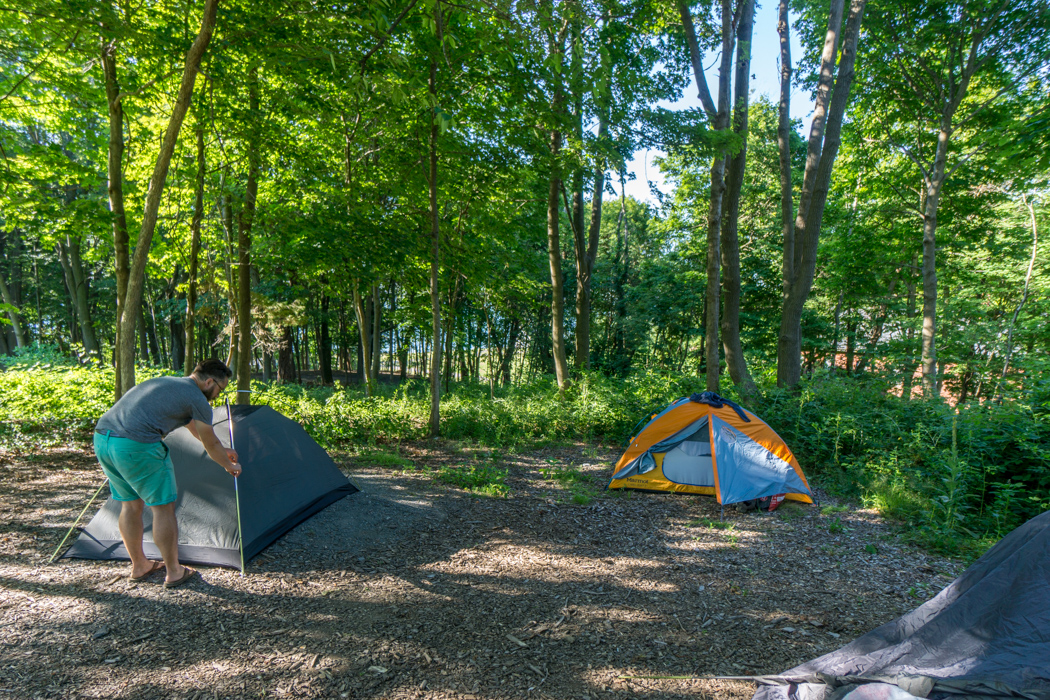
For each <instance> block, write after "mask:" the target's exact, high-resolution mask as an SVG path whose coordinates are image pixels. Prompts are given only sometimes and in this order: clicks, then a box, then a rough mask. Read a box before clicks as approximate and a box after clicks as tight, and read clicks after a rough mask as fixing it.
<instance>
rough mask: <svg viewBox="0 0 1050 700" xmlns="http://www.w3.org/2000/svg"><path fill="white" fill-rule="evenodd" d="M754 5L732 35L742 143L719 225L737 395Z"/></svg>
mask: <svg viewBox="0 0 1050 700" xmlns="http://www.w3.org/2000/svg"><path fill="white" fill-rule="evenodd" d="M754 19H755V2H754V0H746V1H745V2H744V6H743V7H742V8H741V15H740V23H739V26H738V27H737V36H736V87H735V90H736V93H735V97H734V100H733V131H734V132H735V133H736V135H737V136H739V137H740V138H741V140H742V142H743V143H742V145H741V148H740V151H739V152H737V153H736V154H735V155H734V156H733V157H732V159H731V160H730V162H729V173H728V176H727V178H726V196H725V215H724V219H725V221H724V223H723V225H722V241H721V244H722V271H723V274H724V277H723V281H722V294H723V299H722V308H723V316H722V328H721V329H722V345H723V348H724V349H725V355H726V367H727V369H728V370H729V377H730V378H731V379H732V380H733V384H735V385H736V386H737V387H738V388H739V390H740V394H741V396H743V397H745V398H747V397H749V396H751V395H752V394H753V393H754V392H755V382H754V380H753V379H751V374H750V373H749V372H748V371H747V360H746V359H745V357H744V350H743V347H742V346H741V344H740V242H739V240H738V237H737V229H738V225H739V220H740V194H741V191H742V190H743V186H744V169H745V167H746V165H747V139H748V126H747V110H748V95H749V93H750V77H751V35H752V30H753V28H754Z"/></svg>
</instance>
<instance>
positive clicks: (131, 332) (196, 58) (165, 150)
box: [119, 0, 218, 391]
mask: <svg viewBox="0 0 1050 700" xmlns="http://www.w3.org/2000/svg"><path fill="white" fill-rule="evenodd" d="M217 9H218V0H205V3H204V14H203V18H202V20H201V29H200V33H199V34H198V35H197V38H196V39H195V40H194V42H193V45H192V46H191V47H190V49H189V51H188V52H187V53H186V62H185V69H184V71H183V76H182V83H181V85H180V86H179V93H178V97H177V98H176V100H175V103H174V104H173V105H172V112H171V118H170V119H169V121H168V128H167V131H166V132H165V134H164V141H163V144H162V145H161V149H160V153H159V154H158V155H157V163H156V165H155V166H154V169H153V175H152V177H151V178H150V184H149V190H148V191H147V194H146V206H145V209H144V211H143V214H142V228H141V231H140V233H139V238H138V242H137V244H136V246H135V256H134V258H133V260H132V263H131V270H130V273H129V277H128V289H127V296H126V297H125V301H126V304H125V307H124V309H123V313H122V314H121V317H120V346H119V352H120V363H119V364H120V367H119V373H120V388H121V389H122V390H123V391H127V390H128V389H130V388H131V387H133V386H135V324H136V322H137V321H138V316H139V310H140V309H141V307H142V290H143V284H144V282H145V273H146V263H147V262H148V261H149V250H150V244H151V243H152V242H153V233H154V231H155V230H156V227H157V212H158V210H159V209H160V198H161V194H162V193H163V190H164V183H165V181H166V180H167V177H168V168H169V166H170V165H171V157H172V154H173V153H174V152H175V142H176V141H177V140H178V136H179V130H180V129H181V128H182V121H183V119H184V118H185V116H186V111H187V109H188V108H189V105H190V98H191V97H192V95H193V84H194V81H195V80H196V78H197V71H198V69H199V68H200V62H201V57H202V56H203V55H204V51H205V50H206V49H207V48H208V43H209V42H210V41H211V35H212V30H213V29H214V26H215V14H216V10H217Z"/></svg>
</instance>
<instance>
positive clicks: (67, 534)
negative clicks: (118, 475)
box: [47, 476, 109, 564]
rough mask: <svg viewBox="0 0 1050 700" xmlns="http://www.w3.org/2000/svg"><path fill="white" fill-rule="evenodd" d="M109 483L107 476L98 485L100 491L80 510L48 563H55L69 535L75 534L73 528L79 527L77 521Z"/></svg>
mask: <svg viewBox="0 0 1050 700" xmlns="http://www.w3.org/2000/svg"><path fill="white" fill-rule="evenodd" d="M108 483H109V477H108V476H107V477H106V478H105V479H103V480H102V485H101V486H99V487H98V491H96V492H95V495H94V496H92V497H91V500H90V501H88V502H87V505H86V506H84V510H82V511H80V515H78V516H77V519H76V520H74V521H73V526H72V527H71V528H69V531H68V532H67V533H66V536H65V537H63V538H62V541H61V542H59V543H58V547H56V548H55V553H54V554H52V555H51V558H50V559H48V560H47V563H48V564H53V563H54V561H55V557H57V556H58V553H59V551H61V549H62V545H64V544H65V543H66V540H68V539H69V536H70V535H71V534H73V530H75V529H76V528H77V523H79V522H80V519H81V518H83V517H84V513H86V512H87V509H88V508H90V507H91V504H92V503H94V502H95V499H96V498H98V495H99V494H100V493H102V489H104V488H106V484H108Z"/></svg>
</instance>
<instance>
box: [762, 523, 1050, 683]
mask: <svg viewBox="0 0 1050 700" xmlns="http://www.w3.org/2000/svg"><path fill="white" fill-rule="evenodd" d="M1048 562H1050V511H1048V512H1046V513H1043V514H1042V515H1038V516H1036V517H1034V518H1032V519H1031V520H1029V521H1028V522H1027V523H1025V524H1024V525H1022V526H1021V527H1019V528H1017V529H1016V530H1014V531H1013V532H1011V533H1010V534H1009V535H1007V536H1006V537H1004V538H1003V539H1002V540H1000V541H999V543H998V544H996V545H995V546H994V547H992V548H991V549H990V550H988V551H987V552H986V553H985V555H984V556H983V557H981V558H980V559H978V560H977V561H976V562H974V564H973V565H972V566H971V567H970V568H969V569H967V570H966V571H964V572H963V573H962V575H961V576H959V578H957V579H955V580H954V581H952V582H951V583H950V584H948V586H947V587H946V588H945V589H944V590H942V591H941V592H940V593H939V594H937V596H935V597H934V598H932V599H930V600H928V601H927V602H925V603H923V604H922V605H920V606H919V607H918V608H916V609H915V610H912V611H911V612H910V613H908V614H907V615H905V616H904V617H901V618H900V619H897V620H894V621H893V622H888V623H886V624H885V625H883V626H882V627H878V628H876V629H874V630H872V631H871V632H868V633H867V634H866V635H864V636H862V637H859V638H857V639H855V640H854V641H852V642H850V643H849V644H847V645H846V646H844V647H842V648H841V649H838V650H837V651H833V652H831V653H830V654H825V655H824V656H821V657H820V658H817V659H814V660H812V661H807V662H806V663H804V664H802V665H801V666H797V667H795V668H793V669H791V670H790V671H785V672H784V673H782V674H781V675H779V676H766V677H762V678H759V679H757V680H759V682H761V683H763V684H766V685H764V686H763V687H761V688H760V689H759V691H758V692H757V693H756V694H755V697H754V700H846V699H848V700H867V699H869V698H870V699H872V700H874V698H887V699H892V700H912V699H913V698H933V699H934V700H965V699H966V698H974V699H977V698H981V699H984V700H988V698H1030V699H1041V700H1046V699H1047V698H1050V605H1047V591H1048V588H1050V564H1048Z"/></svg>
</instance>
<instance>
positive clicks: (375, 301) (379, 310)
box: [370, 284, 383, 390]
mask: <svg viewBox="0 0 1050 700" xmlns="http://www.w3.org/2000/svg"><path fill="white" fill-rule="evenodd" d="M379 292H380V290H379V285H378V284H373V285H372V294H371V295H370V297H371V299H372V305H373V306H372V369H371V373H372V386H373V387H375V388H376V389H377V390H378V389H379V361H380V359H381V358H382V354H383V333H382V318H383V297H382V295H381V294H380V293H379Z"/></svg>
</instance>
